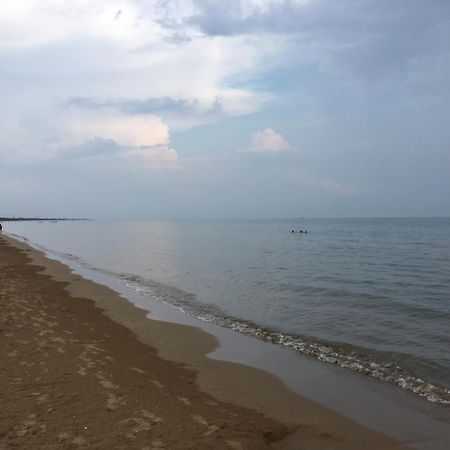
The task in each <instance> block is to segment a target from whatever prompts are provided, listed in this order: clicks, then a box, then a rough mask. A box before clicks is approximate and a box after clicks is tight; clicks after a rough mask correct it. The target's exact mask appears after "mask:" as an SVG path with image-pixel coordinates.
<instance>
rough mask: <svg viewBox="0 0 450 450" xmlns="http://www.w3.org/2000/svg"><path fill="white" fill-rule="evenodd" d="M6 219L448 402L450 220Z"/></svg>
mask: <svg viewBox="0 0 450 450" xmlns="http://www.w3.org/2000/svg"><path fill="white" fill-rule="evenodd" d="M3 225H4V231H6V232H7V233H9V234H11V235H12V236H13V237H18V238H20V239H22V240H26V241H27V242H28V243H30V244H32V245H33V246H35V247H37V248H39V249H41V250H44V251H45V252H46V253H47V254H48V255H49V256H52V255H53V256H55V257H58V258H59V259H61V260H62V261H66V262H67V263H68V264H69V265H70V263H71V262H74V261H75V262H76V263H77V264H79V265H81V266H83V267H84V268H86V269H88V270H90V271H92V272H97V273H102V274H107V275H108V276H109V277H113V278H114V279H115V280H116V281H117V282H118V283H120V284H121V285H123V286H124V289H128V290H129V291H130V292H131V291H133V292H138V293H139V294H140V295H141V296H144V297H145V296H147V297H148V298H149V299H151V301H152V302H155V301H156V302H160V303H164V304H165V305H169V306H170V307H171V308H174V309H176V310H178V311H180V312H182V313H183V314H185V315H187V316H190V317H193V318H196V319H197V320H199V321H201V322H209V323H213V324H215V325H217V326H219V327H224V328H227V329H231V330H233V331H234V332H236V333H240V334H245V335H249V336H252V337H254V338H256V339H259V340H262V341H265V342H270V343H272V344H273V345H275V346H281V347H284V348H288V349H290V350H291V351H292V352H298V353H299V354H302V355H305V356H306V357H308V358H313V359H316V360H319V361H323V364H332V365H334V366H340V367H343V368H346V369H347V370H348V371H352V372H358V373H361V374H364V375H365V376H368V377H371V378H373V379H378V380H381V381H384V382H386V383H390V384H391V385H395V386H398V387H399V388H401V389H404V390H406V391H409V392H410V393H411V394H413V395H416V396H418V397H421V398H423V399H424V400H428V401H430V402H433V403H439V404H442V405H449V404H450V218H386V219H384V218H364V219H353V218H352V219H303V218H300V219H283V220H140V221H109V222H107V221H58V222H9V223H4V224H3ZM149 305H150V306H149V309H151V302H149Z"/></svg>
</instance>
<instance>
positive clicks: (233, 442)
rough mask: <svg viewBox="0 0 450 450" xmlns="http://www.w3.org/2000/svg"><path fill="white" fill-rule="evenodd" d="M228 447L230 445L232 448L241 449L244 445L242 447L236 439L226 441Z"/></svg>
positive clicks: (233, 449)
mask: <svg viewBox="0 0 450 450" xmlns="http://www.w3.org/2000/svg"><path fill="white" fill-rule="evenodd" d="M226 443H227V445H228V447H230V448H231V449H232V450H243V449H244V447H242V444H241V443H239V442H238V441H226Z"/></svg>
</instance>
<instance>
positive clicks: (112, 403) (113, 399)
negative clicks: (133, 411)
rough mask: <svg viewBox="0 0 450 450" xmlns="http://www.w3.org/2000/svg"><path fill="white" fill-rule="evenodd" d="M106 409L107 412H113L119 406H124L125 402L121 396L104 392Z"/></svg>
mask: <svg viewBox="0 0 450 450" xmlns="http://www.w3.org/2000/svg"><path fill="white" fill-rule="evenodd" d="M106 395H107V400H106V409H107V410H109V411H115V410H116V409H117V408H118V407H119V406H122V405H126V401H125V400H124V399H123V397H121V396H117V395H116V394H113V393H112V392H106Z"/></svg>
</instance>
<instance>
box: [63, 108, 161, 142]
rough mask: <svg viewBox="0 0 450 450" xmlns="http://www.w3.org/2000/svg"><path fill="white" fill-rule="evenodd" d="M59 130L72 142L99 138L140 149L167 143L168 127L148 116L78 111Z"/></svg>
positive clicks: (157, 119) (155, 118)
mask: <svg viewBox="0 0 450 450" xmlns="http://www.w3.org/2000/svg"><path fill="white" fill-rule="evenodd" d="M62 128H63V129H64V131H65V133H66V134H67V135H70V136H71V137H72V138H73V142H71V143H77V142H83V141H86V140H88V139H92V138H94V137H100V138H103V139H112V140H113V141H115V142H116V143H117V144H119V145H122V146H126V147H143V146H154V145H161V144H167V143H168V140H169V128H168V126H167V125H165V124H164V123H163V122H162V120H161V119H160V118H159V117H156V116H151V115H150V116H149V115H133V116H126V115H119V114H114V113H109V112H102V111H94V112H92V111H89V112H88V111H78V112H77V114H70V115H68V116H67V117H66V118H65V119H64V120H63V124H62Z"/></svg>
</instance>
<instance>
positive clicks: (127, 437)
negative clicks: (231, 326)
mask: <svg viewBox="0 0 450 450" xmlns="http://www.w3.org/2000/svg"><path fill="white" fill-rule="evenodd" d="M0 344H1V345H0V358H1V361H2V364H1V368H0V383H1V386H2V389H1V391H0V402H1V405H2V408H1V409H0V449H4V448H5V449H6V448H15V447H16V448H77V447H78V448H105V449H106V448H124V449H125V448H139V449H157V448H165V449H185V448H192V449H247V448H248V449H264V448H275V449H311V450H314V449H317V450H320V449H324V450H325V449H348V450H352V449H354V450H356V449H362V448H364V449H380V450H381V449H400V448H405V447H402V446H400V445H399V444H396V443H394V442H393V441H392V440H391V439H390V438H388V437H386V436H384V435H382V434H380V433H377V432H374V431H371V430H368V429H367V428H364V427H362V426H360V425H358V424H357V423H355V422H353V421H351V420H350V419H347V418H345V417H344V416H341V415H339V414H337V413H335V412H333V411H331V410H329V409H327V408H325V407H323V406H321V405H318V404H316V403H314V402H312V401H310V400H308V399H306V398H302V397H300V396H298V395H295V394H293V393H292V392H291V391H289V390H288V389H287V388H286V387H285V386H284V385H283V384H282V383H281V382H280V381H278V380H277V379H276V378H274V377H273V376H271V375H269V374H267V373H265V372H262V371H259V370H256V369H253V368H250V367H247V366H244V365H240V364H234V363H229V362H221V361H216V360H212V359H210V358H207V357H206V356H205V355H206V354H207V353H209V352H211V351H212V350H213V349H214V348H215V347H216V346H217V342H216V340H215V339H214V338H213V337H212V336H211V335H209V334H207V333H205V332H203V331H200V330H198V329H196V328H192V327H188V326H184V325H177V324H171V323H164V322H159V321H154V320H149V319H148V318H147V317H146V312H145V311H142V310H140V309H138V308H136V307H134V306H133V305H131V304H130V303H129V302H128V301H126V300H125V299H123V298H121V297H120V296H119V295H118V294H117V293H115V292H114V291H112V290H110V289H109V288H107V287H104V286H101V285H98V284H95V283H93V282H90V281H87V280H84V279H82V278H80V277H79V276H77V275H74V274H72V273H71V272H70V270H69V269H68V268H67V267H66V266H64V265H62V264H60V263H58V262H56V261H52V260H49V259H47V258H46V257H45V256H44V255H43V254H42V253H41V252H38V251H36V250H33V249H31V248H30V247H28V246H26V245H24V244H22V243H19V242H18V241H15V240H13V239H11V238H9V237H6V236H1V237H0Z"/></svg>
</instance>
